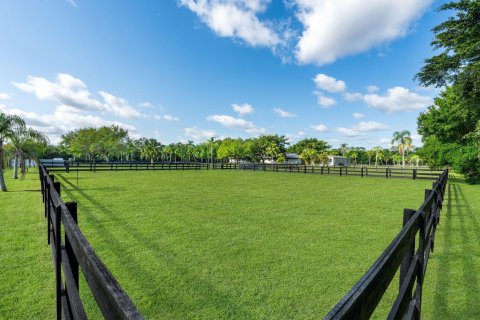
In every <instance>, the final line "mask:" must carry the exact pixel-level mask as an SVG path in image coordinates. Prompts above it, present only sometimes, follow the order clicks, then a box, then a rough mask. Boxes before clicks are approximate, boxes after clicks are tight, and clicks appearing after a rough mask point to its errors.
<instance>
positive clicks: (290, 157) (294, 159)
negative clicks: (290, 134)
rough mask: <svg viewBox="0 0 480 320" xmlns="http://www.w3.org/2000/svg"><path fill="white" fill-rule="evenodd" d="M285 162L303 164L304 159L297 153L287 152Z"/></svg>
mask: <svg viewBox="0 0 480 320" xmlns="http://www.w3.org/2000/svg"><path fill="white" fill-rule="evenodd" d="M285 163H286V164H302V160H301V159H300V157H299V156H298V154H296V153H286V154H285Z"/></svg>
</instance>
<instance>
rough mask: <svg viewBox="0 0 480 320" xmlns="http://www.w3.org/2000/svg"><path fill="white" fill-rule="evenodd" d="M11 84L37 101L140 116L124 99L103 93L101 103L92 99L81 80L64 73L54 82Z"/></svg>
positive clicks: (38, 79) (34, 80)
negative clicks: (32, 95) (48, 101)
mask: <svg viewBox="0 0 480 320" xmlns="http://www.w3.org/2000/svg"><path fill="white" fill-rule="evenodd" d="M12 83H13V85H14V86H16V87H17V88H18V89H20V90H22V91H24V92H27V93H31V94H34V95H35V96H36V97H37V99H39V100H52V101H56V102H59V103H60V104H62V105H67V106H71V107H74V108H77V109H79V110H85V111H103V112H108V113H111V114H113V115H115V116H118V117H122V118H138V117H140V116H141V114H140V112H138V111H137V110H136V109H135V108H133V107H132V106H130V105H129V104H128V102H127V101H126V100H125V99H122V98H120V97H116V96H114V95H112V94H110V93H107V92H105V91H100V92H99V94H100V96H102V98H103V100H104V101H103V102H101V101H99V100H98V99H95V98H93V97H92V95H91V93H90V92H89V91H88V89H87V86H86V84H85V83H84V82H83V81H82V80H80V79H77V78H75V77H73V76H71V75H69V74H66V73H59V74H58V75H57V78H56V80H55V82H51V81H49V80H47V79H45V78H41V77H33V76H29V77H28V78H27V81H26V82H12Z"/></svg>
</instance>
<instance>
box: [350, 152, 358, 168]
mask: <svg viewBox="0 0 480 320" xmlns="http://www.w3.org/2000/svg"><path fill="white" fill-rule="evenodd" d="M347 156H348V157H349V158H350V159H353V161H354V164H355V165H357V158H358V153H357V151H355V150H353V149H351V150H350V151H348V153H347Z"/></svg>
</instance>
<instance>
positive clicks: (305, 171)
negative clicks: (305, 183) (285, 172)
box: [303, 164, 307, 174]
mask: <svg viewBox="0 0 480 320" xmlns="http://www.w3.org/2000/svg"><path fill="white" fill-rule="evenodd" d="M303 171H304V173H305V174H307V165H306V164H305V167H304V168H303Z"/></svg>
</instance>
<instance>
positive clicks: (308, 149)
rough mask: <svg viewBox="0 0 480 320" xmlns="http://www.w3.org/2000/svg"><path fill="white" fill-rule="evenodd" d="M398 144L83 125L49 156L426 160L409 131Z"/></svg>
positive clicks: (400, 134)
mask: <svg viewBox="0 0 480 320" xmlns="http://www.w3.org/2000/svg"><path fill="white" fill-rule="evenodd" d="M392 144H395V145H396V146H395V147H392V148H390V149H387V148H382V147H380V146H377V147H375V148H373V149H371V150H367V149H366V148H363V147H349V146H348V145H347V144H342V145H341V146H340V147H339V148H332V146H330V145H329V144H328V143H327V142H326V141H324V140H321V139H317V138H307V139H302V140H300V141H298V142H296V143H294V144H291V145H290V143H289V142H288V139H287V138H286V137H285V136H283V135H277V134H268V135H261V136H259V137H257V138H249V139H242V138H225V139H215V138H210V139H209V140H207V141H204V142H202V143H198V144H195V143H194V142H193V141H187V142H177V143H170V144H162V143H161V142H160V141H158V140H156V139H152V138H150V139H148V138H140V139H132V138H130V137H129V135H128V131H127V130H124V129H122V128H119V127H117V126H111V127H101V128H82V129H77V130H74V131H70V132H68V133H66V134H64V135H62V137H61V142H60V144H59V145H58V146H50V147H49V148H48V150H47V152H46V156H48V155H51V156H52V157H53V156H58V155H62V156H63V157H74V158H75V159H76V160H81V161H87V162H92V163H95V162H97V161H149V162H152V163H153V162H158V161H167V162H179V161H181V162H225V161H235V162H239V161H241V160H242V161H250V162H262V163H263V162H265V161H266V160H270V161H274V162H276V163H284V162H285V161H286V160H287V159H286V156H287V154H289V153H294V154H297V155H298V156H299V158H300V159H301V160H302V161H303V162H304V163H306V164H309V165H314V164H319V163H326V162H327V159H328V155H338V156H343V157H347V158H349V159H350V162H351V163H352V164H368V165H405V164H415V165H417V166H418V165H419V163H420V161H421V159H420V157H419V156H418V155H417V154H416V149H415V148H414V147H413V146H412V140H411V137H410V132H408V131H400V132H395V134H394V137H393V139H392Z"/></svg>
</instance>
